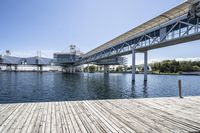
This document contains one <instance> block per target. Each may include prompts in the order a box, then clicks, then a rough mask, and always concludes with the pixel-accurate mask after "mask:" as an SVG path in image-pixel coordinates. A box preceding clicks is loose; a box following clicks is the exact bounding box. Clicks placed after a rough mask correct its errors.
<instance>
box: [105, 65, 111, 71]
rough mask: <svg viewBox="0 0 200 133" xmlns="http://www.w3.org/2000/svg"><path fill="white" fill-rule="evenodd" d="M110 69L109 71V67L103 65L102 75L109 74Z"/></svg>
mask: <svg viewBox="0 0 200 133" xmlns="http://www.w3.org/2000/svg"><path fill="white" fill-rule="evenodd" d="M109 72H110V69H109V65H104V73H109Z"/></svg>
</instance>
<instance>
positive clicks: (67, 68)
mask: <svg viewBox="0 0 200 133" xmlns="http://www.w3.org/2000/svg"><path fill="white" fill-rule="evenodd" d="M81 55H82V53H81V52H80V50H79V49H78V48H77V47H76V45H70V46H69V52H67V51H64V52H59V53H54V63H55V64H56V65H60V66H63V71H64V72H70V73H73V72H75V71H80V67H74V64H75V62H76V61H78V60H79V58H80V57H81Z"/></svg>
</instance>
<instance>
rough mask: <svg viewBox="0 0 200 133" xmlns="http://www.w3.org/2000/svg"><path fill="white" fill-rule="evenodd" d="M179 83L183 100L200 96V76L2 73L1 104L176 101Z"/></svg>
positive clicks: (0, 73)
mask: <svg viewBox="0 0 200 133" xmlns="http://www.w3.org/2000/svg"><path fill="white" fill-rule="evenodd" d="M179 79H181V80H182V82H183V85H182V86H183V95H184V96H186V95H187V96H196V95H200V76H177V75H175V76H173V75H148V81H147V82H144V81H143V75H136V82H135V83H132V81H131V74H103V73H90V74H88V73H77V74H63V73H51V72H49V73H36V72H16V73H15V72H0V103H16V102H43V101H63V100H65V101H66V100H96V99H121V98H147V97H173V96H177V95H178V80H179Z"/></svg>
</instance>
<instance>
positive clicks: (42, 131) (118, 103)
mask: <svg viewBox="0 0 200 133" xmlns="http://www.w3.org/2000/svg"><path fill="white" fill-rule="evenodd" d="M199 103H200V97H185V98H184V99H180V98H150V99H119V100H90V101H63V102H35V103H13V104H0V112H1V113H0V117H1V119H0V132H2V133H7V132H21V133H26V132H38V133H50V132H52V133H66V132H70V133H76V132H81V133H87V132H91V133H105V132H110V133H115V132H119V133H124V132H126V133H141V132H144V133H146V132H156V133H157V132H159V133H171V132H194V133H197V132H199V131H200V117H199V116H200V108H199V106H200V104H199Z"/></svg>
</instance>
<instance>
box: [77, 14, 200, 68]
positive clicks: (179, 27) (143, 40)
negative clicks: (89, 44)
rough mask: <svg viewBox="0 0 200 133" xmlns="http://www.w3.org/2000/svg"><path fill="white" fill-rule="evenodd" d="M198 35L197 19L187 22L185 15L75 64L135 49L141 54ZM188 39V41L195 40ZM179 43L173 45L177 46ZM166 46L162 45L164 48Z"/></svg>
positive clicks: (199, 28)
mask: <svg viewBox="0 0 200 133" xmlns="http://www.w3.org/2000/svg"><path fill="white" fill-rule="evenodd" d="M199 34H200V22H199V18H195V19H193V20H190V21H189V20H188V18H187V15H183V16H180V17H178V18H176V19H174V20H171V21H169V22H168V23H166V24H163V25H160V26H157V27H155V28H153V29H150V30H148V31H146V32H145V33H141V34H139V35H137V36H135V37H132V38H131V39H129V40H127V41H124V42H122V43H120V44H118V45H115V46H112V47H110V48H108V49H105V50H103V51H101V52H99V53H96V54H93V55H91V56H89V57H85V58H81V59H80V60H79V61H77V62H76V63H75V64H76V65H79V64H84V63H89V62H95V61H98V60H102V59H106V58H112V57H116V56H121V55H127V54H130V53H131V51H132V49H133V48H135V49H136V52H142V50H148V49H153V48H154V46H159V45H161V44H163V43H167V42H170V41H173V40H180V39H183V38H186V37H190V36H198V38H200V37H199ZM195 39H197V38H194V39H190V41H192V40H195ZM178 43H179V42H176V43H174V45H175V44H178ZM165 46H168V45H166V44H165V45H162V47H165Z"/></svg>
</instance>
